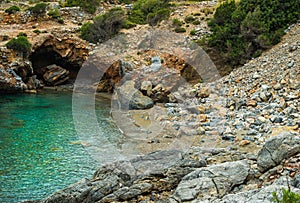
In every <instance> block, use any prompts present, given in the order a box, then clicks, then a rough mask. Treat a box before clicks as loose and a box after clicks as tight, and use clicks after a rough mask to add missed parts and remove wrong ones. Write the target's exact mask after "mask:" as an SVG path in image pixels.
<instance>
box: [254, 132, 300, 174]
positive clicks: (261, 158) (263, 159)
mask: <svg viewBox="0 0 300 203" xmlns="http://www.w3.org/2000/svg"><path fill="white" fill-rule="evenodd" d="M297 153H300V135H299V134H293V133H291V132H283V133H281V134H279V135H277V136H275V137H272V138H270V139H269V140H268V141H267V142H266V143H265V144H264V146H263V148H262V149H261V150H260V151H259V153H258V156H257V165H258V167H259V170H260V171H261V172H265V171H267V170H268V169H270V168H272V167H274V166H277V165H278V164H279V163H280V162H281V161H282V160H283V159H286V158H289V157H291V156H293V155H295V154H297Z"/></svg>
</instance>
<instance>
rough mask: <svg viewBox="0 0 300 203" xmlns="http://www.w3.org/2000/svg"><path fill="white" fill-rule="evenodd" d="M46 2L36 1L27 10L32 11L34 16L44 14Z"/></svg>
mask: <svg viewBox="0 0 300 203" xmlns="http://www.w3.org/2000/svg"><path fill="white" fill-rule="evenodd" d="M47 6H48V4H46V3H38V4H36V5H35V6H33V7H30V8H29V11H30V12H31V13H32V15H33V16H34V17H38V16H44V15H46V9H47Z"/></svg>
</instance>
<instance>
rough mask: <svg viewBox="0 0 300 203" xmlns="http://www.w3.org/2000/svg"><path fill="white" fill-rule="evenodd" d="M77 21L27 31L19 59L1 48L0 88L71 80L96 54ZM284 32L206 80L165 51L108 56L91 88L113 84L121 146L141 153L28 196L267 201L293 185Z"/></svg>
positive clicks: (297, 120) (297, 168)
mask: <svg viewBox="0 0 300 203" xmlns="http://www.w3.org/2000/svg"><path fill="white" fill-rule="evenodd" d="M66 12H71V13H72V15H71V14H68V15H70V16H73V14H74V15H75V17H74V16H73V17H72V19H71V21H72V22H73V21H75V23H74V24H78V22H79V21H82V19H79V18H78V15H79V14H78V15H77V14H76V10H75V12H74V11H72V10H68V9H67V10H66ZM178 15H179V16H181V15H183V14H181V13H179V14H178ZM4 16H5V15H4ZM76 16H77V17H76ZM21 17H22V16H21ZM88 17H89V16H88ZM88 17H87V18H88ZM5 19H6V21H7V22H9V21H10V20H11V19H10V18H8V17H7V16H6V18H5ZM16 19H19V18H16ZM21 21H22V19H21ZM14 23H16V22H14ZM17 23H18V22H17ZM31 24H32V23H31ZM68 25H69V24H68ZM76 29H78V25H75V26H74V25H73V26H70V30H69V32H68V33H62V32H61V30H60V28H57V29H53V30H52V31H51V32H49V33H47V32H45V33H43V34H41V35H39V36H36V35H34V36H33V35H32V36H30V37H31V38H32V39H34V43H33V44H34V45H33V51H32V53H31V54H30V57H29V59H28V60H27V59H26V60H24V59H23V57H20V56H18V55H17V54H16V53H13V52H12V51H10V50H8V49H6V48H3V47H2V48H1V49H0V56H1V60H2V63H1V64H2V65H1V67H0V90H1V91H5V92H23V91H25V92H29V93H36V89H38V88H39V87H42V86H44V85H46V87H45V89H52V90H58V91H69V90H70V89H73V87H74V86H73V84H65V82H66V81H74V80H75V78H76V74H77V72H78V70H79V69H80V68H81V67H82V65H83V64H84V66H83V68H91V69H92V68H94V67H93V65H95V64H99V60H102V58H101V59H99V58H97V56H95V57H93V54H94V53H95V52H94V50H95V46H96V45H92V44H88V43H86V42H85V41H83V40H80V39H79V38H78V37H77V36H75V35H73V33H74V32H76ZM135 29H137V30H135V31H138V29H143V27H138V28H135ZM146 29H148V28H146ZM206 29H207V28H206ZM202 31H203V34H205V33H206V31H205V26H204V28H203V30H201V33H202ZM30 32H31V31H30ZM286 32H287V34H286V36H285V37H284V38H283V40H282V42H281V43H279V44H278V45H276V46H275V47H273V48H272V49H270V50H268V51H266V52H265V53H263V54H262V56H260V57H258V58H256V59H253V60H251V61H249V62H248V63H247V64H245V65H244V66H243V67H240V68H238V69H236V70H234V71H232V72H231V73H230V74H229V75H227V76H225V77H222V78H219V79H217V77H216V78H213V79H212V80H213V81H212V82H211V81H209V82H208V81H204V83H199V80H202V79H203V78H201V77H195V78H194V77H191V76H194V75H195V70H193V68H191V66H189V65H188V64H186V63H185V61H184V60H182V59H180V58H178V57H176V56H174V55H171V54H168V53H167V54H166V53H161V52H151V51H145V52H143V53H139V54H138V53H135V55H134V56H131V58H130V59H132V61H131V62H132V63H128V62H127V61H121V60H118V61H113V62H114V63H113V64H111V63H110V64H111V66H110V67H109V68H108V70H107V71H106V72H105V75H104V77H103V78H102V80H101V81H100V83H99V84H98V83H97V84H92V85H93V87H92V88H91V89H92V90H93V91H95V92H96V91H97V92H103V91H104V92H111V91H113V90H114V88H115V90H116V91H115V94H114V95H112V104H113V108H112V116H113V118H114V119H115V122H116V124H117V125H118V127H119V128H120V129H121V130H122V132H123V133H124V135H125V136H126V135H128V141H127V143H126V141H125V142H124V143H123V145H124V146H126V147H127V148H125V147H124V148H123V149H124V151H125V152H128V153H137V154H141V155H139V156H136V157H135V158H132V159H129V160H123V161H118V162H114V163H110V164H107V165H104V166H101V167H100V168H99V169H98V170H97V171H96V172H95V174H94V176H93V177H92V178H85V179H82V180H81V181H79V182H77V183H74V184H73V185H71V186H69V187H68V188H65V189H62V190H60V191H57V192H56V193H54V194H52V195H51V196H49V197H47V198H45V199H44V200H39V201H30V202H45V203H56V202H57V203H61V202H62V203H63V202H66V203H67V202H68V203H69V202H72V203H74V202H78V203H82V202H98V203H100V202H170V203H173V202H174V203H175V202H194V203H196V202H223V203H225V202H253V203H258V202H263V203H268V202H272V192H276V193H277V194H278V195H279V196H280V197H281V194H282V191H281V189H282V188H289V189H291V191H293V192H296V193H300V173H299V172H300V165H299V163H300V130H299V128H300V114H299V110H300V92H299V89H300V66H299V65H300V58H299V54H300V24H299V23H298V24H295V25H293V26H290V27H289V29H288V30H287V31H286ZM201 33H200V34H201ZM129 34H130V33H129ZM200 34H199V35H200ZM174 36H175V34H174ZM174 36H173V37H174ZM2 38H3V42H4V41H7V39H6V38H7V36H2ZM2 38H1V39H2ZM174 38H175V37H174ZM133 39H134V40H135V38H133ZM168 39H169V40H170V41H171V40H172V38H171V36H169V38H168ZM186 39H187V38H180V40H179V41H180V42H181V41H182V40H183V41H186ZM176 40H177V39H176ZM179 41H176V43H177V42H179ZM158 42H159V41H158ZM167 48H170V47H167ZM103 49H104V48H103ZM185 50H187V49H185ZM117 51H118V50H117ZM49 53H50V54H49ZM48 54H49V55H54V56H55V57H53V58H50V59H48ZM108 54H110V53H108ZM88 56H91V58H90V60H89V61H88V63H85V62H86V60H87V58H88ZM108 58H109V57H108ZM43 61H47V63H42V62H43ZM93 63H94V64H93ZM96 68H99V67H96ZM100 68H101V67H100ZM106 68H107V67H106ZM204 71H205V70H204ZM197 75H198V74H197ZM199 75H200V76H201V74H199ZM182 78H184V79H185V82H183V83H180V82H179V81H181V79H182ZM135 80H136V82H135ZM186 81H188V82H186ZM195 81H197V82H195ZM98 82H99V81H98ZM178 82H179V84H182V86H180V87H178V86H177V85H178ZM61 84H65V85H61ZM57 85H58V86H57ZM118 85H119V86H118ZM47 86H50V87H47ZM88 88H90V87H88ZM96 97H97V96H96ZM114 105H116V106H114ZM149 108H150V109H149ZM119 110H121V111H119ZM125 144H126V145H125ZM126 150H127V151H126Z"/></svg>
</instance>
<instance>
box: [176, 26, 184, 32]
mask: <svg viewBox="0 0 300 203" xmlns="http://www.w3.org/2000/svg"><path fill="white" fill-rule="evenodd" d="M174 31H175V32H177V33H183V32H186V29H185V28H183V27H176V28H175V30H174Z"/></svg>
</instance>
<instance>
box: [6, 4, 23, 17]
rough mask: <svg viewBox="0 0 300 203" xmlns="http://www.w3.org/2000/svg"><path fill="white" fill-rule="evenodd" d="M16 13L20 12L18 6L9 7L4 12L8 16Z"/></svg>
mask: <svg viewBox="0 0 300 203" xmlns="http://www.w3.org/2000/svg"><path fill="white" fill-rule="evenodd" d="M18 11H20V8H19V7H18V6H11V7H9V8H8V9H6V10H5V13H8V14H9V15H10V14H13V13H16V12H18Z"/></svg>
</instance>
